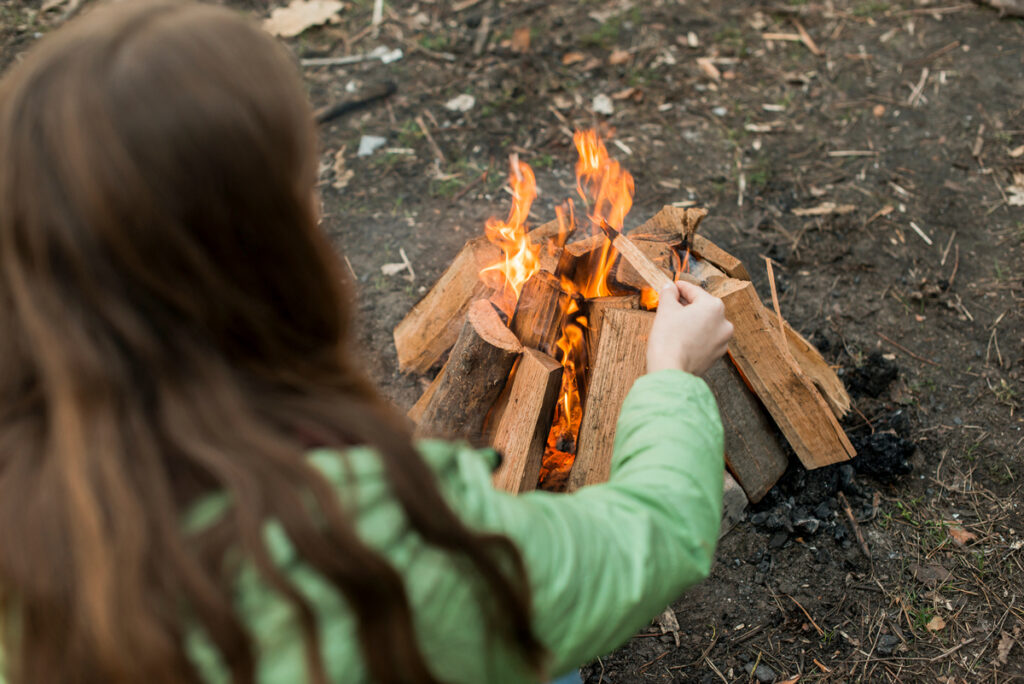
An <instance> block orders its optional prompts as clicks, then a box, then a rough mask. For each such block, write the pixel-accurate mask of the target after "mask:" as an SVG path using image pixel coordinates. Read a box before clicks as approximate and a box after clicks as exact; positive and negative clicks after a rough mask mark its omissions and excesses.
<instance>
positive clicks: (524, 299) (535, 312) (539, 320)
mask: <svg viewBox="0 0 1024 684" xmlns="http://www.w3.org/2000/svg"><path fill="white" fill-rule="evenodd" d="M568 308H569V294H568V293H567V292H565V290H563V289H562V285H561V283H560V282H559V280H558V278H556V277H555V276H554V275H552V274H550V273H548V272H547V271H537V272H536V273H535V274H534V275H533V276H532V277H531V278H530V279H529V280H527V281H526V285H524V286H523V291H522V293H521V294H520V295H519V302H518V303H517V304H516V310H515V313H514V314H513V316H512V322H511V323H510V324H509V327H510V328H511V329H512V332H513V333H515V335H516V337H518V338H519V342H520V343H522V345H523V346H524V347H533V348H534V349H539V350H540V351H542V352H544V353H545V354H548V355H554V353H555V343H556V342H558V338H559V337H561V335H562V326H563V325H564V324H565V313H566V311H567V310H568Z"/></svg>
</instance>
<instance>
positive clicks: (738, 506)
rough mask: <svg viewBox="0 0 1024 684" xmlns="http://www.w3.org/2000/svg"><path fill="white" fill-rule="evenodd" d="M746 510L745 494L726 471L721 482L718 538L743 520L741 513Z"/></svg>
mask: <svg viewBox="0 0 1024 684" xmlns="http://www.w3.org/2000/svg"><path fill="white" fill-rule="evenodd" d="M746 510H747V496H746V494H744V493H743V489H741V488H740V486H739V485H738V484H736V480H734V479H733V478H732V476H731V475H730V474H729V472H728V471H726V473H725V480H724V482H722V526H721V527H720V528H719V530H718V538H719V539H721V538H722V537H724V536H725V535H726V534H728V532H729V530H731V529H732V528H734V527H736V525H737V524H738V523H739V521H740V520H743V513H744V512H745V511H746Z"/></svg>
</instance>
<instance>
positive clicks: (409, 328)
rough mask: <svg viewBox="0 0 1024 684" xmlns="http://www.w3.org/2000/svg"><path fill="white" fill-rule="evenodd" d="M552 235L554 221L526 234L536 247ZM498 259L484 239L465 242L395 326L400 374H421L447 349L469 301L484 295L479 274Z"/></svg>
mask: <svg viewBox="0 0 1024 684" xmlns="http://www.w3.org/2000/svg"><path fill="white" fill-rule="evenodd" d="M556 235H558V222H557V221H549V222H548V223H545V224H544V225H542V226H539V227H538V228H535V229H534V230H532V231H530V233H529V237H530V239H531V240H532V241H533V242H534V243H537V244H543V243H546V242H547V241H548V240H549V239H550V238H552V237H554V236H556ZM500 259H501V250H500V249H499V248H498V247H496V246H495V245H494V244H492V243H491V242H490V241H489V240H488V239H487V238H484V237H480V238H474V239H472V240H470V241H469V242H467V243H466V246H465V247H463V248H462V251H460V252H459V253H458V255H457V256H456V257H455V260H454V261H452V263H451V266H449V267H448V269H447V270H446V271H445V272H444V274H442V275H441V278H440V279H439V280H438V281H437V283H436V284H435V285H434V287H432V288H431V289H430V292H428V293H427V294H426V296H424V297H423V299H421V300H420V301H419V303H417V304H416V306H414V307H413V309H412V311H410V312H409V313H408V314H407V315H406V317H405V318H403V319H402V322H401V323H399V324H398V326H396V327H395V332H394V338H395V348H396V349H397V350H398V367H399V368H400V369H401V370H402V371H403V372H407V373H425V372H427V371H428V370H430V368H431V367H433V366H434V364H436V363H437V362H438V361H440V360H441V357H443V356H444V353H445V352H446V351H448V350H449V349H451V347H452V345H453V344H455V340H456V339H457V338H458V336H459V331H460V330H461V329H462V322H463V321H464V320H465V317H466V311H467V310H468V309H469V304H470V302H472V301H473V300H474V299H479V298H480V297H482V296H484V295H485V294H486V292H487V287H486V286H485V285H484V284H483V282H481V280H480V271H481V270H482V269H484V268H486V267H488V266H491V265H492V264H494V263H496V262H498V261H499V260H500Z"/></svg>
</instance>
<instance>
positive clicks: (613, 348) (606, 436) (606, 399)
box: [568, 309, 654, 491]
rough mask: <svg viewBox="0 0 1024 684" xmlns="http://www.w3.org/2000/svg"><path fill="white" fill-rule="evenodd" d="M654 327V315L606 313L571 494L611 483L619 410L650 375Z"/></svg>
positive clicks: (584, 412)
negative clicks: (640, 380) (649, 346)
mask: <svg viewBox="0 0 1024 684" xmlns="http://www.w3.org/2000/svg"><path fill="white" fill-rule="evenodd" d="M653 322H654V314H653V313H652V312H650V311H631V310H626V309H611V310H609V311H607V312H606V313H605V317H604V323H603V325H602V328H601V343H600V346H599V347H598V350H597V362H596V363H595V364H594V365H593V371H592V373H591V377H590V388H589V390H588V391H587V402H586V406H585V408H584V411H583V424H582V425H581V426H580V434H579V439H578V440H577V445H578V447H577V450H576V459H575V461H573V466H572V471H571V472H570V473H569V482H568V489H569V491H573V490H576V489H579V488H580V487H584V486H586V485H590V484H596V483H598V482H605V481H607V480H608V477H609V476H610V475H611V460H612V445H613V443H614V441H615V426H616V423H617V422H618V419H619V411H620V410H621V409H622V402H623V401H625V399H626V395H627V394H628V393H629V390H630V388H631V387H632V386H633V383H634V382H635V381H636V379H637V378H639V377H640V376H641V375H643V374H644V372H645V371H646V368H647V338H648V337H649V336H650V333H651V324H652V323H653Z"/></svg>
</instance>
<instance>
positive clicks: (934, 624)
mask: <svg viewBox="0 0 1024 684" xmlns="http://www.w3.org/2000/svg"><path fill="white" fill-rule="evenodd" d="M925 628H926V629H927V630H928V631H929V632H940V631H942V630H943V629H945V628H946V621H945V620H943V619H942V618H941V617H939V616H938V615H936V616H935V617H933V618H932V619H931V620H929V621H928V624H927V625H925Z"/></svg>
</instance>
